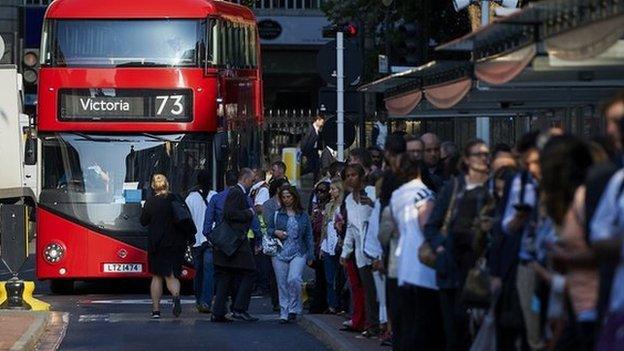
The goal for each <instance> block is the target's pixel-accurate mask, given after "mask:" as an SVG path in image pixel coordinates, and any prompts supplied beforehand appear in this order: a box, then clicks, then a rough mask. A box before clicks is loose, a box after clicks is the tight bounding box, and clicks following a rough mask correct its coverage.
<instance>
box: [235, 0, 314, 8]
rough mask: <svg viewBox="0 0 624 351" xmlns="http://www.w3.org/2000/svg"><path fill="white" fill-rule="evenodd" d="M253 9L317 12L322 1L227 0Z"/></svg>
mask: <svg viewBox="0 0 624 351" xmlns="http://www.w3.org/2000/svg"><path fill="white" fill-rule="evenodd" d="M229 1H230V2H234V3H237V4H242V5H246V6H249V7H251V8H254V9H262V10H264V9H287V10H318V9H320V8H321V5H322V4H323V0H229Z"/></svg>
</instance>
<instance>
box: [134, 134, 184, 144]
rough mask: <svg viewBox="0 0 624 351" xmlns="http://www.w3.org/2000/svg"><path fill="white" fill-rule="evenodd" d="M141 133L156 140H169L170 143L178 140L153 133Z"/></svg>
mask: <svg viewBox="0 0 624 351" xmlns="http://www.w3.org/2000/svg"><path fill="white" fill-rule="evenodd" d="M141 135H143V136H146V137H148V138H152V139H156V140H158V141H169V142H172V143H175V142H177V141H178V140H170V139H167V138H163V137H161V136H158V135H154V134H149V133H141Z"/></svg>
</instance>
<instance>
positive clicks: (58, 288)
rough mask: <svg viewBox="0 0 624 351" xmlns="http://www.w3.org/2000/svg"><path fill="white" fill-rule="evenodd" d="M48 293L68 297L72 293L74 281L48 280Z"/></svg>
mask: <svg viewBox="0 0 624 351" xmlns="http://www.w3.org/2000/svg"><path fill="white" fill-rule="evenodd" d="M50 291H52V293H53V294H57V295H69V294H71V293H73V292H74V281H73V280H69V279H52V280H50Z"/></svg>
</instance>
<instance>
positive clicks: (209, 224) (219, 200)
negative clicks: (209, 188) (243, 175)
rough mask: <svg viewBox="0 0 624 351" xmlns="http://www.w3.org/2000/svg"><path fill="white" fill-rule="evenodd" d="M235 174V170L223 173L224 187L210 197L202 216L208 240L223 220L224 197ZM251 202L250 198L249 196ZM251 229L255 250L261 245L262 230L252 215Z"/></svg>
mask: <svg viewBox="0 0 624 351" xmlns="http://www.w3.org/2000/svg"><path fill="white" fill-rule="evenodd" d="M237 181H238V180H237V174H236V172H235V171H232V170H230V171H227V172H226V174H225V185H226V187H225V189H224V190H223V191H221V192H219V193H218V194H216V195H215V196H213V197H212V198H211V199H210V202H208V207H207V208H206V215H205V216H204V236H205V237H206V238H207V239H209V240H210V234H212V230H213V229H214V228H215V227H216V226H218V225H219V224H221V222H222V221H223V207H224V206H225V199H227V196H228V193H229V191H230V188H231V187H233V186H235V185H236V183H237ZM248 201H249V203H250V204H251V198H249V200H248ZM251 230H252V231H253V233H254V242H255V246H256V250H258V248H260V247H261V244H262V232H261V230H260V222H259V221H258V218H255V217H254V220H253V221H252V222H251Z"/></svg>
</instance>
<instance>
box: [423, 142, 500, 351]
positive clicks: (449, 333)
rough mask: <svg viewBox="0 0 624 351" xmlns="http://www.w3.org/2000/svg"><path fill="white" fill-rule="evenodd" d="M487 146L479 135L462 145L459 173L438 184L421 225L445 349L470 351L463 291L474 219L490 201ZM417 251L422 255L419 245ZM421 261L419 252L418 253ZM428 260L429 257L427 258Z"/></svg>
mask: <svg viewBox="0 0 624 351" xmlns="http://www.w3.org/2000/svg"><path fill="white" fill-rule="evenodd" d="M489 159H490V150H489V148H488V146H487V145H486V144H485V142H483V141H482V140H475V141H472V142H470V143H468V144H467V145H466V146H465V147H464V150H463V155H462V166H463V171H464V173H463V175H460V176H459V177H456V178H453V179H452V180H451V181H449V182H447V184H446V185H445V186H444V187H443V188H442V190H441V191H440V193H439V196H438V198H437V200H436V204H435V207H434V209H433V212H432V214H431V217H430V218H429V220H428V222H427V225H426V226H425V239H426V241H427V242H426V244H427V245H423V246H425V247H426V246H428V247H429V248H430V250H431V253H432V254H433V257H434V258H435V261H434V263H433V267H434V268H435V271H436V281H437V285H438V287H439V289H440V302H441V305H442V317H443V320H444V332H445V334H446V349H447V350H449V351H451V350H453V351H462V350H468V349H469V347H470V334H469V328H468V314H467V308H466V306H465V305H464V304H463V303H462V301H461V294H462V291H463V289H464V284H465V282H466V278H467V276H468V272H469V271H470V270H471V269H472V268H473V267H475V264H476V263H477V259H478V257H477V254H476V252H475V250H474V245H473V242H474V239H475V234H476V233H475V218H479V217H480V215H481V209H482V208H483V206H485V205H486V204H487V203H488V202H489V198H490V196H491V195H490V193H489V191H488V188H487V185H486V184H487V180H488V177H489V170H490V168H489ZM420 251H421V252H419V255H422V253H423V252H422V251H423V250H422V249H421V250H420ZM420 258H421V261H423V257H420ZM427 263H428V264H431V263H430V262H427Z"/></svg>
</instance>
